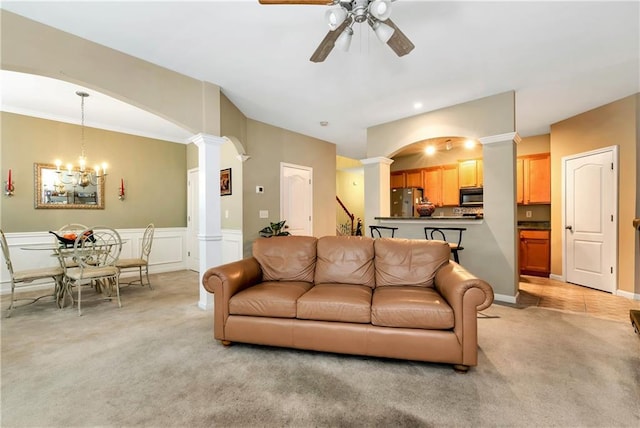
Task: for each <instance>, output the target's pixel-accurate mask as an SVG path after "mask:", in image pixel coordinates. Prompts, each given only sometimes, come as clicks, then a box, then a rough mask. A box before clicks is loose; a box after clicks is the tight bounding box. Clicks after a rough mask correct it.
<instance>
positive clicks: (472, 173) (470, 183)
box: [458, 159, 483, 188]
mask: <svg viewBox="0 0 640 428" xmlns="http://www.w3.org/2000/svg"><path fill="white" fill-rule="evenodd" d="M482 178H483V171H482V160H481V159H469V160H464V161H460V162H458V185H459V186H460V188H463V187H482Z"/></svg>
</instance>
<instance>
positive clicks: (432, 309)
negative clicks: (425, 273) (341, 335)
mask: <svg viewBox="0 0 640 428" xmlns="http://www.w3.org/2000/svg"><path fill="white" fill-rule="evenodd" d="M371 324H373V325H377V326H381V327H404V328H421V329H429V330H448V329H452V328H453V326H454V319H453V310H452V309H451V306H449V304H448V303H447V302H446V300H444V298H443V297H442V296H441V295H440V294H439V293H438V292H437V291H436V290H434V289H433V288H424V287H412V286H398V287H380V288H376V289H375V290H374V293H373V301H372V304H371Z"/></svg>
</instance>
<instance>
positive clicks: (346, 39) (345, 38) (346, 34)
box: [335, 27, 353, 52]
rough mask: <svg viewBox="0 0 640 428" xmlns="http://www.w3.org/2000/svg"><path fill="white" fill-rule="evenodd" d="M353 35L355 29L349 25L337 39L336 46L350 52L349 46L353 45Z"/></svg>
mask: <svg viewBox="0 0 640 428" xmlns="http://www.w3.org/2000/svg"><path fill="white" fill-rule="evenodd" d="M352 36H353V29H352V28H351V27H347V28H345V29H344V31H343V32H342V34H340V36H339V37H338V39H337V40H336V44H335V46H336V47H337V48H338V49H340V50H341V51H344V52H348V51H349V47H350V46H351V38H352Z"/></svg>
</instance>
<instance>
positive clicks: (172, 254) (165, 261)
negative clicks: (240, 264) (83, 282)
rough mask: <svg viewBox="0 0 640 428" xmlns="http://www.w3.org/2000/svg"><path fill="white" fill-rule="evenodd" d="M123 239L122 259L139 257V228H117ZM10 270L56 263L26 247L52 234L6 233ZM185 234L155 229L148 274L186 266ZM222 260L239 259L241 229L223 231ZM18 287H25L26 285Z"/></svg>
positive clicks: (0, 276)
mask: <svg viewBox="0 0 640 428" xmlns="http://www.w3.org/2000/svg"><path fill="white" fill-rule="evenodd" d="M118 233H119V234H120V236H121V238H122V253H121V254H120V257H121V258H135V257H139V256H140V247H141V245H142V235H143V234H144V228H141V229H118ZM5 236H6V238H7V243H8V244H9V251H10V253H11V261H12V263H13V270H14V271H18V270H24V269H36V268H41V267H46V266H56V265H57V264H58V259H57V258H56V257H54V256H53V254H52V253H51V252H49V251H42V250H28V249H26V248H29V247H32V248H33V247H37V246H42V245H48V244H52V243H54V238H53V235H51V234H50V233H48V232H19V233H6V234H5ZM186 237H187V229H186V228H184V227H168V228H156V229H155V233H154V236H153V245H152V247H151V255H150V256H149V273H150V274H153V273H161V272H173V271H177V270H183V269H186V268H187V267H186V266H187V264H186V260H187V256H186V251H187V250H186V248H187V246H186ZM222 250H223V255H222V260H223V263H229V262H232V261H236V260H239V259H241V258H242V231H241V230H231V229H223V230H222ZM134 275H137V273H136V272H135V271H126V272H123V273H122V276H123V277H128V276H134ZM0 286H1V288H0V294H5V293H10V292H11V276H10V275H9V271H8V270H7V266H6V264H5V263H4V260H3V261H2V266H1V268H0ZM45 286H46V287H48V286H53V281H50V280H42V281H37V282H36V281H34V282H33V286H32V287H30V288H33V289H36V288H42V287H45ZM21 289H24V290H27V289H28V288H26V287H21Z"/></svg>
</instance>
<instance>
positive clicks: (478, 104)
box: [367, 91, 515, 158]
mask: <svg viewBox="0 0 640 428" xmlns="http://www.w3.org/2000/svg"><path fill="white" fill-rule="evenodd" d="M513 131H515V93H514V92H513V91H509V92H504V93H502V94H497V95H492V96H490V97H485V98H481V99H478V100H473V101H469V102H466V103H463V104H457V105H455V106H451V107H447V108H443V109H440V110H435V111H431V112H428V113H424V114H420V115H417V116H412V117H408V118H405V119H399V120H396V121H394V122H388V123H385V124H382V125H378V126H373V127H371V128H368V129H367V157H369V158H371V157H377V156H384V157H392V156H394V155H395V154H396V153H397V152H399V151H401V150H402V149H403V148H404V147H405V146H408V145H410V144H413V143H416V142H418V141H422V140H427V139H430V138H438V137H450V136H459V137H465V138H472V139H478V138H481V137H487V136H492V135H500V134H504V133H507V132H513Z"/></svg>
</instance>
